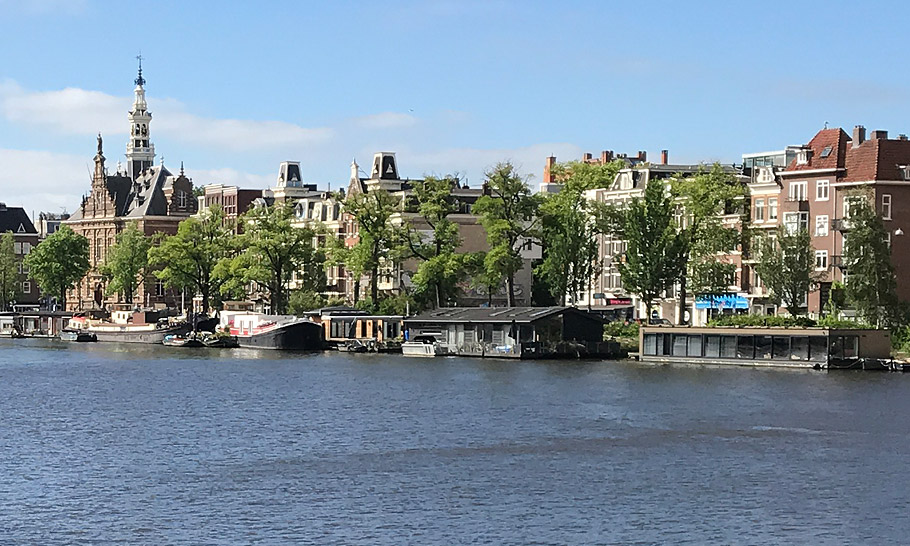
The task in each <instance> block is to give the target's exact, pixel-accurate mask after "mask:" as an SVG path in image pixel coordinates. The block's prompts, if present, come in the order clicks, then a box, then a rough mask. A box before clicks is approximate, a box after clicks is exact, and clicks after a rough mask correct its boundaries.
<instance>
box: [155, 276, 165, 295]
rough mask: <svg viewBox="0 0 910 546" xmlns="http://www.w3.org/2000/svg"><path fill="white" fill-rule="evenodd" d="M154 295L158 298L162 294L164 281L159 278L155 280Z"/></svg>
mask: <svg viewBox="0 0 910 546" xmlns="http://www.w3.org/2000/svg"><path fill="white" fill-rule="evenodd" d="M155 296H157V297H159V298H160V297H163V296H164V281H162V280H161V279H158V280H157V281H155Z"/></svg>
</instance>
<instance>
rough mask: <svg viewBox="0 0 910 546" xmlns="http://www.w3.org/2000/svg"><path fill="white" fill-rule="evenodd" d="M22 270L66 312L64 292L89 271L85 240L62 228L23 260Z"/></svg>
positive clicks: (86, 240)
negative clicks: (25, 269)
mask: <svg viewBox="0 0 910 546" xmlns="http://www.w3.org/2000/svg"><path fill="white" fill-rule="evenodd" d="M25 266H26V267H28V268H29V274H30V275H31V277H32V278H33V279H35V280H36V281H37V282H38V286H40V287H41V290H42V291H43V292H45V293H46V294H54V295H56V296H57V298H59V299H58V301H59V304H60V306H61V309H62V310H66V291H67V290H68V289H69V288H70V287H72V286H73V284H75V283H76V282H78V281H79V280H81V279H82V277H84V276H85V274H86V273H88V270H89V261H88V239H86V238H85V237H83V236H82V235H78V234H77V233H75V232H74V231H73V230H72V229H71V228H70V227H69V226H65V225H64V226H61V227H60V229H58V230H57V231H56V232H55V233H54V234H53V235H51V236H50V237H48V238H47V239H45V240H44V241H42V242H41V243H40V244H39V245H38V246H36V247H35V249H34V250H32V252H31V253H30V254H29V255H28V256H26V258H25Z"/></svg>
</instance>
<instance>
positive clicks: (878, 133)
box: [869, 129, 888, 140]
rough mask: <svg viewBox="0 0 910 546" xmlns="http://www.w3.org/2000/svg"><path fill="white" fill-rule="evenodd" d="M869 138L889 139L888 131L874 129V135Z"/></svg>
mask: <svg viewBox="0 0 910 546" xmlns="http://www.w3.org/2000/svg"><path fill="white" fill-rule="evenodd" d="M869 140H888V131H882V130H881V129H877V130H875V131H872V136H871V137H870V139H869Z"/></svg>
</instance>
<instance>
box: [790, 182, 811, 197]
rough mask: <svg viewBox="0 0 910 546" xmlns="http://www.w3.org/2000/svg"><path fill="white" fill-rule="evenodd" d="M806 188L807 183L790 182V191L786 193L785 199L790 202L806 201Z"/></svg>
mask: <svg viewBox="0 0 910 546" xmlns="http://www.w3.org/2000/svg"><path fill="white" fill-rule="evenodd" d="M807 186H808V183H807V182H805V181H801V182H790V189H789V192H788V193H787V197H788V198H789V199H790V201H805V200H806V199H807V197H806V194H807Z"/></svg>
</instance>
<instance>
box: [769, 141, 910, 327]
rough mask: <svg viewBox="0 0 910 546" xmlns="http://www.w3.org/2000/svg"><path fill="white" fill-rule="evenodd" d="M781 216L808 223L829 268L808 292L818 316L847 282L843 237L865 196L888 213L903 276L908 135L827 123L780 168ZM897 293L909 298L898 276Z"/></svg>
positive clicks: (908, 254)
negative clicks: (836, 284) (834, 289)
mask: <svg viewBox="0 0 910 546" xmlns="http://www.w3.org/2000/svg"><path fill="white" fill-rule="evenodd" d="M779 176H780V202H781V211H780V221H781V222H782V223H783V225H784V226H786V227H787V228H788V229H791V230H796V229H807V230H808V231H809V233H810V235H811V240H812V246H813V247H814V248H815V249H816V250H815V265H816V270H817V271H818V272H820V273H823V274H824V279H823V281H822V283H821V285H820V287H819V289H818V290H815V291H813V292H812V293H810V294H809V296H808V302H807V303H808V309H809V313H810V314H812V315H817V314H818V313H820V312H821V311H822V310H823V309H824V307H825V304H826V303H827V301H828V296H829V293H830V288H831V283H832V282H833V281H843V280H844V279H845V278H846V276H847V275H849V271H846V270H845V268H844V262H843V252H844V243H845V241H846V240H847V239H848V238H849V234H850V207H851V206H852V204H853V203H855V202H857V201H858V200H866V201H867V202H868V203H869V204H870V205H871V206H872V207H873V208H874V210H876V211H877V212H878V213H879V214H880V215H881V217H882V220H883V222H884V225H885V229H886V232H887V238H888V242H889V244H890V245H891V259H892V262H893V264H894V267H895V270H896V271H897V276H898V279H900V278H903V277H904V276H906V275H907V274H908V273H910V239H908V237H907V236H905V235H904V233H905V231H907V230H910V224H908V223H907V222H908V219H910V215H908V214H910V140H908V138H907V136H906V135H900V136H898V138H896V139H890V138H888V132H887V131H881V130H879V131H872V132H871V133H870V135H869V138H866V129H865V127H863V126H862V125H857V126H855V127H854V128H853V133H852V135H849V134H847V133H846V132H845V131H844V130H843V129H840V128H837V129H823V130H821V131H819V132H818V133H817V134H816V135H815V136H814V137H813V138H812V140H810V141H809V143H808V144H806V145H805V146H801V147H799V149H798V150H797V152H796V157H795V158H793V159H792V160H791V161H790V163H789V164H788V165H787V167H786V168H785V169H784V170H782V171H781V172H780V173H779ZM897 290H898V297H899V298H900V299H901V300H910V284H908V283H901V282H898V284H897Z"/></svg>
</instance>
